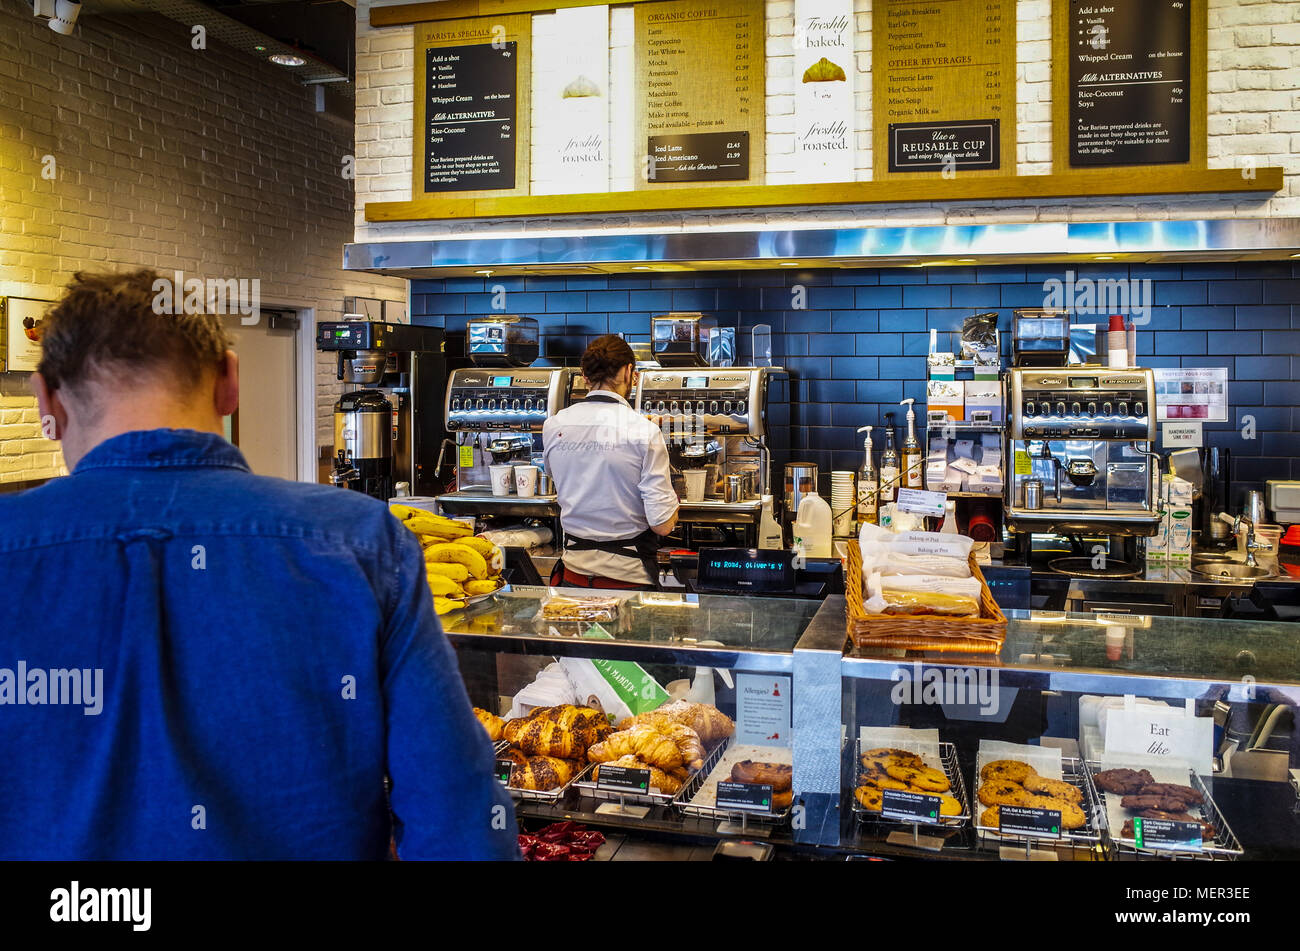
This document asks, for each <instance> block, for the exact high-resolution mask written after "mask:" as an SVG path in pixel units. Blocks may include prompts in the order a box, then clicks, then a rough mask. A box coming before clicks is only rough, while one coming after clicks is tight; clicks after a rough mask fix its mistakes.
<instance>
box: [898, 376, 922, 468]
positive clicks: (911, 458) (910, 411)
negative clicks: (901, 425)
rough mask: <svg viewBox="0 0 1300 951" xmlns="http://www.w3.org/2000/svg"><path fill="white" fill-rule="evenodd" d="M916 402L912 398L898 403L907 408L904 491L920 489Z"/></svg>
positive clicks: (904, 444) (904, 446)
mask: <svg viewBox="0 0 1300 951" xmlns="http://www.w3.org/2000/svg"><path fill="white" fill-rule="evenodd" d="M915 402H916V400H915V399H913V398H912V397H910V396H909V397H908V398H907V399H905V400H902V401H900V402H899V404H898V405H899V406H904V405H905V406H906V407H907V438H906V439H904V440H903V483H902V484H903V487H904V488H906V489H920V488H922V487H923V486H922V478H921V477H922V476H923V475H924V471H923V470H922V468H921V444H920V443H919V442H917V441H916V410H915V409H914V408H913V405H912V404H914V403H915Z"/></svg>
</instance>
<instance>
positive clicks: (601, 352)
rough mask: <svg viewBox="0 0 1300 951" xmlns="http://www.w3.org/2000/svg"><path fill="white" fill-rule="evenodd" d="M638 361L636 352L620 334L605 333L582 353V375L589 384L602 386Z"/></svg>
mask: <svg viewBox="0 0 1300 951" xmlns="http://www.w3.org/2000/svg"><path fill="white" fill-rule="evenodd" d="M635 363H636V354H635V353H633V352H632V348H631V347H629V346H628V345H627V341H626V340H624V339H623V338H622V337H620V336H619V335H618V334H605V335H604V336H603V337H597V338H596V339H595V340H593V341H592V342H591V346H589V347H588V348H587V350H586V352H585V353H583V355H582V375H583V376H584V377H586V378H587V385H588V386H600V385H602V384H605V383H608V382H609V381H611V380H612V379H614V377H616V376H618V371H619V370H621V369H623V368H624V367H625V366H627V365H628V364H635Z"/></svg>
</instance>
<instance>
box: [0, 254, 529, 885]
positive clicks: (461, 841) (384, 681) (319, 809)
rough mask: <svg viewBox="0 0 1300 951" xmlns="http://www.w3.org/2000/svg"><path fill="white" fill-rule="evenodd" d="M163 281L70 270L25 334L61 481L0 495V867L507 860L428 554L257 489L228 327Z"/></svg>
mask: <svg viewBox="0 0 1300 951" xmlns="http://www.w3.org/2000/svg"><path fill="white" fill-rule="evenodd" d="M156 278H157V275H156V274H154V272H152V271H147V270H143V271H136V272H134V273H130V274H103V275H91V274H85V273H79V274H77V275H76V278H75V279H74V280H73V282H72V283H71V284H70V285H69V289H68V292H67V294H66V295H65V296H64V298H63V300H62V301H61V302H60V303H59V304H57V305H56V306H55V307H54V308H53V309H52V310H51V312H50V314H49V316H47V317H46V318H45V322H44V324H43V339H42V356H41V361H40V364H39V367H38V370H37V372H36V373H35V374H33V375H32V378H31V380H32V387H33V389H34V390H35V392H36V396H37V400H38V402H39V404H40V412H41V417H42V423H43V426H44V427H45V428H46V435H47V436H50V437H52V438H58V439H62V441H63V454H64V459H65V461H66V463H67V465H68V467H69V469H70V470H71V473H72V474H71V475H69V476H67V477H65V478H60V479H55V480H53V481H51V482H49V483H47V484H45V485H43V486H41V487H39V488H36V489H32V490H30V491H27V492H23V493H20V494H17V495H13V496H0V576H2V577H4V578H5V579H6V581H7V589H8V596H7V598H6V604H5V608H6V610H5V614H6V617H5V623H4V626H3V628H0V763H3V764H4V767H3V768H4V777H3V780H2V781H0V859H382V858H384V857H385V855H386V854H387V852H388V846H389V840H390V835H391V836H392V838H393V839H394V840H395V842H396V845H397V852H398V855H399V856H400V857H402V858H414V859H507V858H515V857H517V855H518V849H517V846H516V840H515V835H516V831H517V830H516V827H515V821H514V815H513V811H512V809H511V806H510V800H509V798H508V797H507V795H506V793H505V791H504V790H503V789H502V788H501V786H500V785H499V784H498V783H496V782H495V781H494V779H493V775H492V774H493V769H492V750H491V745H490V744H489V742H488V739H487V736H486V734H485V733H484V731H483V728H482V727H481V726H480V725H479V723H478V721H477V720H476V719H475V717H474V715H473V713H472V711H471V708H470V704H469V700H468V697H467V695H466V692H465V687H464V684H463V683H462V682H461V679H460V673H459V671H458V669H457V666H456V658H455V655H454V654H453V652H452V650H451V647H450V645H449V644H448V643H447V640H446V638H445V637H444V636H443V634H442V631H441V629H440V627H439V624H438V621H437V618H436V616H435V615H434V612H433V603H432V599H431V596H430V593H429V588H428V583H427V581H426V579H425V571H424V560H423V557H422V555H421V552H420V546H419V543H418V542H417V541H416V539H415V537H414V535H412V534H411V533H410V532H409V531H407V530H406V529H405V528H403V527H402V525H401V524H400V523H399V522H398V521H397V520H396V519H394V518H393V517H392V516H391V515H389V513H388V510H387V507H386V506H385V505H384V504H383V503H382V502H380V501H378V500H375V499H372V498H369V497H368V496H364V495H362V494H361V493H358V492H348V491H342V490H339V489H336V488H333V487H330V486H316V485H305V484H299V483H294V482H287V481H284V480H281V479H271V478H264V477H261V476H255V475H253V474H252V473H251V472H250V471H249V468H248V465H247V463H245V461H244V458H243V456H242V455H241V454H240V452H239V450H237V449H236V448H235V447H233V446H231V445H230V444H229V443H228V442H226V440H225V439H224V438H222V436H221V433H222V417H224V416H227V415H229V414H230V413H232V412H234V410H235V407H236V405H237V403H238V393H239V382H238V363H237V359H236V357H235V354H234V353H233V352H232V351H231V350H230V349H229V341H228V338H227V336H226V334H225V332H224V330H223V329H222V327H221V323H220V318H218V317H215V316H210V315H193V314H176V315H170V314H158V313H155V311H154V309H153V306H152V305H153V300H154V289H153V287H154V281H155V279H156ZM51 429H52V430H53V431H51ZM20 665H21V666H20ZM5 668H8V669H9V671H10V676H9V677H8V678H7V679H6V676H5V674H6V671H5ZM20 669H21V670H22V671H24V676H23V677H22V680H24V681H26V683H25V684H24V683H20V682H18V677H17V672H18V671H19V670H20ZM6 687H7V688H8V690H7V691H6ZM18 691H23V694H22V697H21V700H20V698H19V697H18ZM385 776H388V777H389V778H390V779H391V783H392V790H391V795H390V797H389V799H387V800H386V798H385V794H384V778H385ZM390 804H391V811H392V815H391V818H390V813H389V806H390Z"/></svg>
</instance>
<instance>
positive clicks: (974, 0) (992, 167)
mask: <svg viewBox="0 0 1300 951" xmlns="http://www.w3.org/2000/svg"><path fill="white" fill-rule="evenodd" d="M871 22H872V48H871V56H872V67H871V69H872V122H873V123H874V131H873V133H872V135H873V139H874V145H875V149H874V152H875V159H874V165H873V176H874V177H875V178H880V179H883V178H888V177H891V176H897V175H916V174H922V175H941V176H943V177H947V178H951V177H953V176H954V175H956V174H958V173H973V172H986V173H990V174H1004V172H1002V171H1001V170H1002V163H1003V161H1004V160H1006V159H1009V158H1014V156H1015V131H1016V130H1015V124H1016V4H1015V2H1014V0H929V2H926V3H917V2H915V0H910V2H897V0H884V2H877V3H876V4H875V5H874V6H873V7H872V21H871Z"/></svg>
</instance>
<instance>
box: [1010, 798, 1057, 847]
mask: <svg viewBox="0 0 1300 951" xmlns="http://www.w3.org/2000/svg"><path fill="white" fill-rule="evenodd" d="M998 815H999V816H1000V817H1001V821H1000V825H999V828H1000V829H1001V830H1002V831H1003V832H1010V833H1013V834H1015V835H1028V836H1036V837H1038V838H1043V839H1059V838H1060V837H1061V811H1060V810H1059V809H1035V808H1034V807H1032V806H999V807H998Z"/></svg>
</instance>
